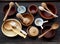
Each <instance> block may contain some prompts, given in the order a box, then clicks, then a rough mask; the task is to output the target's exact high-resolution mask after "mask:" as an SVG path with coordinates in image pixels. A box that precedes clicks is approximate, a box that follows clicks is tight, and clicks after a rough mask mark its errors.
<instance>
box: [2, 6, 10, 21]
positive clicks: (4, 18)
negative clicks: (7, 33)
mask: <svg viewBox="0 0 60 44" xmlns="http://www.w3.org/2000/svg"><path fill="white" fill-rule="evenodd" d="M10 9H11V6H10V7H9V9H8V11H7V13H6V15H5V17H4V19H3V21H5V20H6V18H7V16H8V14H9V12H10Z"/></svg>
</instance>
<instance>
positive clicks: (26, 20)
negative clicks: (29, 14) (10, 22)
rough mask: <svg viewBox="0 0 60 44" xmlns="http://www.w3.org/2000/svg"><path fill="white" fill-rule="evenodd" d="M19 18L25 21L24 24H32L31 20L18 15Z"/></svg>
mask: <svg viewBox="0 0 60 44" xmlns="http://www.w3.org/2000/svg"><path fill="white" fill-rule="evenodd" d="M16 16H17V17H18V18H21V19H22V20H23V23H25V24H28V23H29V22H30V19H28V18H24V17H23V16H22V15H21V14H20V13H17V15H16Z"/></svg>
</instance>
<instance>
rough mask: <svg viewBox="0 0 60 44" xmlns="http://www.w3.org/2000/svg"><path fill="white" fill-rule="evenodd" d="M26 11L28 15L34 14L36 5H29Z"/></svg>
mask: <svg viewBox="0 0 60 44" xmlns="http://www.w3.org/2000/svg"><path fill="white" fill-rule="evenodd" d="M28 11H29V13H31V14H36V13H37V12H38V8H37V5H35V4H31V5H29V7H28Z"/></svg>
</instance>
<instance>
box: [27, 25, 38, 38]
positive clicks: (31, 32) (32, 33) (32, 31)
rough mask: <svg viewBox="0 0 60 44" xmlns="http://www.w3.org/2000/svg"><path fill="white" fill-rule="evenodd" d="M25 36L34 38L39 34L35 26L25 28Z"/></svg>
mask: <svg viewBox="0 0 60 44" xmlns="http://www.w3.org/2000/svg"><path fill="white" fill-rule="evenodd" d="M32 28H34V29H32ZM27 34H28V36H29V37H36V36H38V34H39V30H38V28H37V27H35V26H29V27H28V28H27Z"/></svg>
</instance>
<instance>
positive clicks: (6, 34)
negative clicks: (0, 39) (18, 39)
mask: <svg viewBox="0 0 60 44" xmlns="http://www.w3.org/2000/svg"><path fill="white" fill-rule="evenodd" d="M10 21H14V22H16V23H17V24H18V25H19V26H20V27H21V28H22V26H21V23H20V22H19V21H18V20H16V19H7V20H6V21H5V22H4V23H3V24H2V27H1V29H2V33H3V34H4V35H5V36H7V37H15V36H17V34H16V33H15V32H13V31H12V30H10V31H8V30H7V29H5V28H4V25H5V24H6V23H8V22H10ZM7 26H8V25H7Z"/></svg>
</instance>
